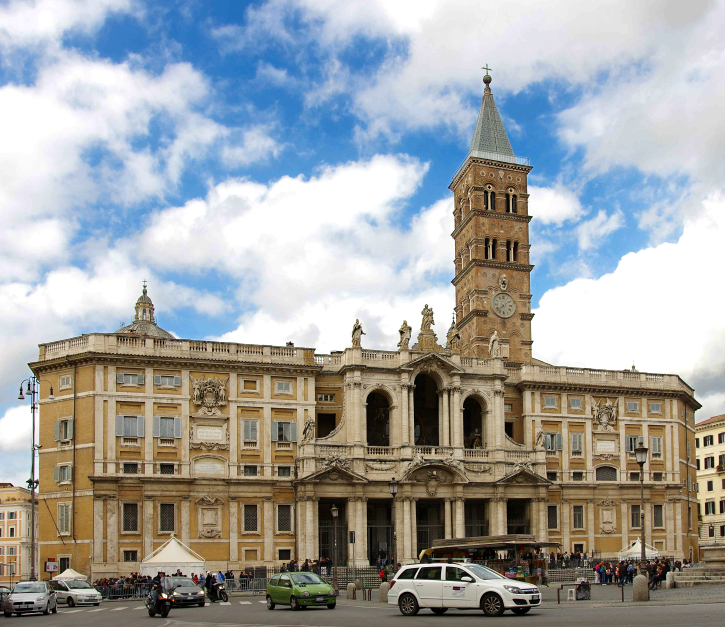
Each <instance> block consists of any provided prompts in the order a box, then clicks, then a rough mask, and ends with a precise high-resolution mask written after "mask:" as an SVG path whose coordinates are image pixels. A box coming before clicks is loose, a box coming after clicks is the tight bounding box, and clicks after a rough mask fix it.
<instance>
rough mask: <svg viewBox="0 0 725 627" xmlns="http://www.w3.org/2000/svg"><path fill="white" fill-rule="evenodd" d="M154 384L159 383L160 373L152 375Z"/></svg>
mask: <svg viewBox="0 0 725 627" xmlns="http://www.w3.org/2000/svg"><path fill="white" fill-rule="evenodd" d="M154 385H161V375H160V374H155V375H154Z"/></svg>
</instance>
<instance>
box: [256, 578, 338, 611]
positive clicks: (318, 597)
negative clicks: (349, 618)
mask: <svg viewBox="0 0 725 627" xmlns="http://www.w3.org/2000/svg"><path fill="white" fill-rule="evenodd" d="M278 603H279V604H283V605H289V606H290V607H291V608H292V609H293V610H299V609H300V608H302V609H306V608H308V607H310V606H312V605H326V606H327V607H328V608H329V609H331V610H334V609H335V606H336V605H337V597H336V596H335V589H334V588H333V587H332V586H331V585H330V584H329V583H327V582H326V581H325V580H324V579H322V578H321V577H320V576H319V575H316V574H315V573H306V572H300V573H281V574H279V575H274V576H273V577H272V578H271V579H270V580H269V582H268V583H267V609H269V610H273V609H274V608H275V605H277V604H278Z"/></svg>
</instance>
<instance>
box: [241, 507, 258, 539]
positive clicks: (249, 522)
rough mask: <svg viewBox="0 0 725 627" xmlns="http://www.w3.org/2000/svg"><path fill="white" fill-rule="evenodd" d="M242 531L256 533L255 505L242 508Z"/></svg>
mask: <svg viewBox="0 0 725 627" xmlns="http://www.w3.org/2000/svg"><path fill="white" fill-rule="evenodd" d="M244 531H248V532H249V531H258V528H257V506H256V505H245V506H244Z"/></svg>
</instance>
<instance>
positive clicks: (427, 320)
mask: <svg viewBox="0 0 725 627" xmlns="http://www.w3.org/2000/svg"><path fill="white" fill-rule="evenodd" d="M420 313H421V314H422V315H423V321H422V322H421V323H420V330H421V331H430V328H431V326H433V325H434V324H435V321H434V320H433V310H432V309H431V308H430V307H428V303H426V305H425V307H423V311H421V312H420Z"/></svg>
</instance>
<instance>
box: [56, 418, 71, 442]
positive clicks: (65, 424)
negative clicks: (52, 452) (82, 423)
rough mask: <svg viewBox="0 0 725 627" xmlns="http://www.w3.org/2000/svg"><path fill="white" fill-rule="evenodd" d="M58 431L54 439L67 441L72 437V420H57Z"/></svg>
mask: <svg viewBox="0 0 725 627" xmlns="http://www.w3.org/2000/svg"><path fill="white" fill-rule="evenodd" d="M57 424H58V433H57V436H58V437H56V438H55V439H56V440H57V441H59V442H68V441H70V440H71V439H72V438H73V421H72V420H59V421H58V423H57Z"/></svg>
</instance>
